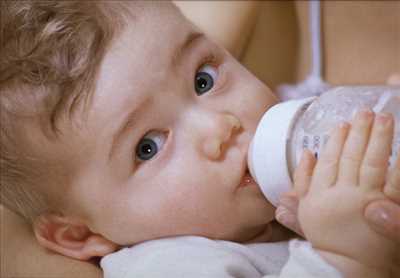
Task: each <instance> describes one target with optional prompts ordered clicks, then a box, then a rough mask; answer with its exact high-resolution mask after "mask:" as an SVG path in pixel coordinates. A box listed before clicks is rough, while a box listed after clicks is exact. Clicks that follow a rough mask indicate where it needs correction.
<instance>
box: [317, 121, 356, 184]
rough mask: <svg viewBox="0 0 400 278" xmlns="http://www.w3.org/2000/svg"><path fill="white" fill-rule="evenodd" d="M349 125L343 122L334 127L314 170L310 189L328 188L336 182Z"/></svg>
mask: <svg viewBox="0 0 400 278" xmlns="http://www.w3.org/2000/svg"><path fill="white" fill-rule="evenodd" d="M349 128H350V124H349V123H346V122H343V123H341V124H339V126H338V127H336V128H335V129H334V130H333V132H332V133H331V135H330V138H329V140H328V142H327V143H326V145H325V146H324V148H323V150H322V152H321V155H320V157H319V159H318V162H317V165H316V166H315V169H314V174H313V180H312V185H311V186H312V187H313V186H314V184H315V186H318V187H323V186H325V187H329V186H331V185H333V184H335V182H336V178H337V173H338V165H339V160H340V155H341V154H342V150H343V146H344V143H345V141H346V138H347V134H348V132H349Z"/></svg>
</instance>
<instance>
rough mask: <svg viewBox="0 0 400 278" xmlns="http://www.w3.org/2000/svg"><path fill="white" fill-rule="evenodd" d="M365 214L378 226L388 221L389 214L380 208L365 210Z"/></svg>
mask: <svg viewBox="0 0 400 278" xmlns="http://www.w3.org/2000/svg"><path fill="white" fill-rule="evenodd" d="M365 216H366V217H367V218H368V219H369V220H370V221H372V223H374V224H375V225H377V226H380V227H381V226H384V225H386V224H387V223H388V221H389V214H388V213H387V212H386V210H385V209H382V208H378V209H371V210H367V211H366V215H365Z"/></svg>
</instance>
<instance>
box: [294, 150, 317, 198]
mask: <svg viewBox="0 0 400 278" xmlns="http://www.w3.org/2000/svg"><path fill="white" fill-rule="evenodd" d="M315 163H316V159H315V157H314V155H313V154H312V153H311V151H310V150H308V149H305V150H304V151H303V154H302V156H301V160H300V163H299V165H298V166H297V168H296V170H295V172H294V190H295V191H296V193H297V194H298V197H299V198H302V197H303V196H304V195H305V194H306V193H307V191H308V188H309V186H310V182H311V177H312V174H313V170H314V167H315Z"/></svg>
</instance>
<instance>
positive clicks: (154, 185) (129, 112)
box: [63, 8, 277, 244]
mask: <svg viewBox="0 0 400 278" xmlns="http://www.w3.org/2000/svg"><path fill="white" fill-rule="evenodd" d="M152 13H153V14H151V15H149V16H146V17H142V18H138V19H136V21H133V22H132V24H130V25H128V27H127V28H126V29H125V30H124V32H123V34H122V35H121V36H120V37H119V38H118V39H117V40H116V41H115V43H114V44H113V45H112V47H111V49H110V50H109V51H108V52H107V54H106V56H105V58H104V60H103V63H102V66H101V68H100V72H99V79H98V82H97V88H96V91H95V93H94V96H93V103H92V104H91V107H90V110H89V111H90V112H89V114H88V118H87V119H85V121H86V123H85V128H83V129H79V130H78V129H75V130H73V131H71V133H70V134H71V140H69V142H70V143H69V144H71V145H72V147H71V148H72V149H71V151H73V152H76V153H82V154H83V153H84V155H82V156H81V157H80V158H79V159H78V160H77V161H76V164H75V167H76V169H79V171H78V172H77V173H74V174H75V175H74V178H73V182H72V184H71V185H70V189H68V191H67V192H63V196H64V197H65V198H67V199H68V200H69V203H70V206H69V207H68V208H66V213H70V214H71V215H74V216H76V217H78V218H80V219H82V220H83V221H84V222H85V223H86V224H87V225H88V226H89V228H90V229H91V230H92V231H93V232H96V233H100V234H102V235H103V236H105V237H106V238H108V239H110V240H112V241H114V242H116V243H118V244H132V243H136V242H140V241H144V240H149V239H154V238H158V237H165V236H174V235H185V234H191V235H202V236H207V237H211V238H222V239H229V240H237V241H244V240H248V239H250V238H252V237H254V236H256V235H257V234H259V233H260V232H262V231H263V230H264V229H265V227H266V225H267V224H268V223H269V222H270V221H271V220H272V219H273V213H274V209H273V207H272V205H271V204H270V203H269V202H268V201H266V199H265V198H264V197H263V195H262V193H261V191H260V189H259V188H258V186H256V185H255V184H254V183H252V184H250V185H248V186H240V185H241V184H242V185H243V179H244V176H245V175H246V171H247V160H246V156H247V150H248V146H249V143H250V140H251V138H252V136H253V134H254V132H255V129H256V125H257V122H258V121H259V119H260V117H261V116H262V114H263V112H265V111H266V110H267V109H268V108H269V107H270V106H272V105H273V104H275V103H276V102H277V100H276V98H275V97H274V96H273V94H272V93H271V91H270V90H269V89H268V88H267V87H266V86H265V85H264V84H262V83H261V82H260V81H259V80H258V79H256V78H255V77H254V76H253V75H252V74H251V73H249V72H248V71H247V70H246V69H245V68H244V67H242V66H241V65H240V64H239V63H238V62H237V61H236V60H235V59H234V58H232V57H231V56H230V55H229V54H228V53H227V52H226V51H225V50H224V49H223V48H221V47H220V46H218V45H216V44H215V43H213V42H211V41H210V40H209V39H208V38H207V37H205V36H204V35H202V34H201V33H200V32H199V30H196V29H195V28H194V27H193V26H192V25H191V24H190V23H189V22H188V21H187V20H186V19H184V18H183V17H182V16H181V15H180V14H179V13H178V12H177V11H175V10H173V9H170V8H162V9H160V10H157V11H152ZM83 150H84V151H83Z"/></svg>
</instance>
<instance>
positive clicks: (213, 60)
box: [134, 49, 220, 165]
mask: <svg viewBox="0 0 400 278" xmlns="http://www.w3.org/2000/svg"><path fill="white" fill-rule="evenodd" d="M219 64H220V58H219V57H218V56H217V55H215V51H212V50H209V49H208V54H206V55H203V57H202V58H201V59H200V60H199V62H198V63H197V67H196V69H195V71H194V74H196V72H197V71H198V70H199V69H200V68H201V67H203V66H204V65H210V66H214V67H216V68H218V65H219ZM169 136H170V134H167V140H168V137H169ZM144 137H145V135H143V136H142V137H140V138H141V139H142V138H144ZM141 139H140V140H141ZM138 144H139V142H138V143H137V144H135V151H134V153H135V156H136V147H137V145H138ZM164 147H165V144H164V146H163V148H162V150H163V149H164ZM162 150H161V151H162ZM156 156H157V155H156ZM135 160H136V161H135V162H136V163H137V165H140V164H142V163H145V162H146V161H139V160H137V159H135ZM150 160H151V159H150Z"/></svg>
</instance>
